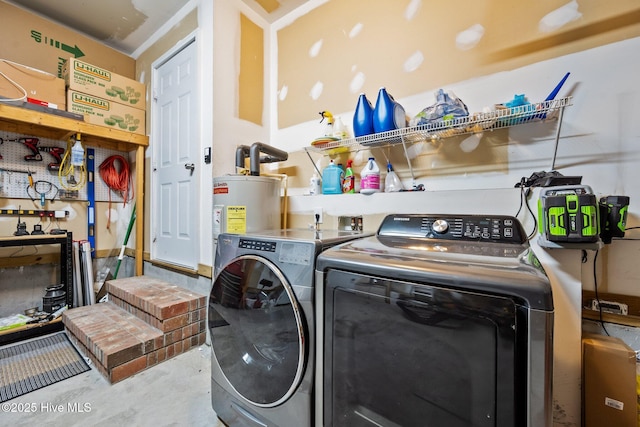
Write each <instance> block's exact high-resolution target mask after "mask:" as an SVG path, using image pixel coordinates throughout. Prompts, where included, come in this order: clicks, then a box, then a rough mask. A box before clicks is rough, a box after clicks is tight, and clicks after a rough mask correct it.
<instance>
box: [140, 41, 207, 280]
mask: <svg viewBox="0 0 640 427" xmlns="http://www.w3.org/2000/svg"><path fill="white" fill-rule="evenodd" d="M197 52H198V50H197V46H196V41H195V39H194V40H192V41H191V42H189V44H188V45H186V46H184V47H183V48H182V49H180V51H178V52H176V53H175V54H173V55H172V56H171V57H169V58H168V59H166V60H165V61H163V62H162V63H160V64H159V65H158V66H157V67H156V68H155V70H154V91H153V93H154V104H153V108H154V109H155V111H154V113H153V131H154V133H153V138H152V140H153V147H152V149H153V153H154V156H153V159H154V160H153V164H152V174H153V176H152V182H153V183H154V184H153V188H152V200H154V201H155V202H154V203H152V206H153V207H154V208H153V211H152V213H151V224H152V229H151V233H150V236H151V246H152V251H151V255H152V259H154V260H157V261H162V262H166V263H169V264H175V265H179V266H183V267H187V268H190V269H193V270H196V269H197V267H198V258H199V248H200V241H199V236H198V224H199V221H200V204H199V200H200V197H199V188H198V183H199V182H200V180H199V173H200V171H199V163H198V155H199V153H200V138H199V122H198V117H199V113H198V106H199V100H198V90H197V84H198V61H197Z"/></svg>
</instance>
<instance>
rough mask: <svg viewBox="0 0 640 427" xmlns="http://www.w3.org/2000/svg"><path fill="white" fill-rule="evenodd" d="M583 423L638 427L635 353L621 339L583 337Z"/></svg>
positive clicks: (598, 426) (601, 426) (586, 425)
mask: <svg viewBox="0 0 640 427" xmlns="http://www.w3.org/2000/svg"><path fill="white" fill-rule="evenodd" d="M582 370H583V371H582V393H583V398H582V420H583V425H584V427H612V426H616V427H637V426H638V410H637V402H638V401H637V399H638V398H637V395H636V354H635V351H633V349H632V348H630V347H629V346H628V345H626V344H625V343H624V342H623V341H622V340H621V339H619V338H615V337H609V336H604V335H595V334H584V336H583V338H582Z"/></svg>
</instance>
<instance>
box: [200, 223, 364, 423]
mask: <svg viewBox="0 0 640 427" xmlns="http://www.w3.org/2000/svg"><path fill="white" fill-rule="evenodd" d="M369 235H371V234H369ZM363 236H365V235H364V234H362V233H361V232H351V231H337V230H322V231H315V230H274V231H264V232H256V233H252V234H247V235H234V234H227V233H223V234H220V235H219V236H218V246H217V249H216V257H215V263H214V281H213V286H212V289H211V294H210V296H209V310H208V327H209V332H210V336H211V346H212V360H211V403H212V406H213V409H214V410H215V411H216V414H217V415H218V417H219V418H220V419H221V420H222V421H223V422H224V423H225V424H227V425H229V426H282V427H284V426H311V425H312V423H313V420H314V412H313V404H314V398H313V392H314V366H315V362H314V357H315V345H314V341H315V320H314V316H315V314H314V304H313V299H314V291H313V288H314V270H315V262H316V258H317V256H318V255H319V254H320V253H321V252H322V251H324V250H326V249H327V248H329V247H332V246H334V245H336V244H339V243H344V242H347V241H349V240H353V239H356V238H361V237H363Z"/></svg>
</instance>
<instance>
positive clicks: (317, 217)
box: [313, 208, 322, 224]
mask: <svg viewBox="0 0 640 427" xmlns="http://www.w3.org/2000/svg"><path fill="white" fill-rule="evenodd" d="M313 222H314V224H315V223H318V224H322V208H315V209H314V210H313Z"/></svg>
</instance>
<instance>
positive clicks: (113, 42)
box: [4, 0, 305, 55]
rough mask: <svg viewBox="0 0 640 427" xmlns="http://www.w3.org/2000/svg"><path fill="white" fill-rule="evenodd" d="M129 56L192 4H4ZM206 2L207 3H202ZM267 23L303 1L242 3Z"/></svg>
mask: <svg viewBox="0 0 640 427" xmlns="http://www.w3.org/2000/svg"><path fill="white" fill-rule="evenodd" d="M4 1H6V3H10V4H13V5H16V6H19V7H20V8H22V9H25V10H27V11H30V12H33V13H35V14H37V15H40V16H42V17H44V18H46V19H48V20H50V21H53V22H57V23H59V24H62V25H64V26H66V27H68V28H71V29H73V30H75V31H78V32H80V33H82V34H85V35H87V36H89V37H91V38H93V39H95V40H97V41H99V42H101V43H103V44H105V45H107V46H109V47H112V48H114V49H116V50H118V51H120V52H123V53H125V54H127V55H132V54H133V53H134V52H135V51H136V50H137V49H138V48H139V47H140V46H142V44H143V43H145V42H146V41H147V40H148V39H149V38H150V37H151V36H152V35H153V34H154V33H155V32H156V31H157V30H158V29H159V28H160V27H162V25H163V24H165V23H166V22H168V21H169V20H171V18H172V17H173V16H175V15H176V14H177V13H178V11H180V9H182V8H183V7H184V6H186V5H187V4H188V3H191V2H193V1H194V0H109V1H100V0H55V1H51V0H4ZM205 1H206V0H205ZM242 1H243V2H244V3H245V4H246V5H247V6H249V7H250V8H251V9H252V10H254V11H255V12H256V13H258V14H259V15H260V16H262V17H263V18H264V19H265V20H267V21H268V22H273V21H274V20H275V19H278V18H280V17H281V16H283V14H286V13H287V12H289V11H291V10H293V9H295V8H296V7H297V6H299V5H301V4H303V3H305V0H242Z"/></svg>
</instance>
